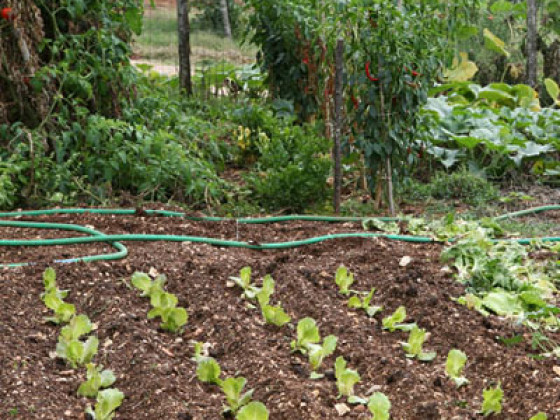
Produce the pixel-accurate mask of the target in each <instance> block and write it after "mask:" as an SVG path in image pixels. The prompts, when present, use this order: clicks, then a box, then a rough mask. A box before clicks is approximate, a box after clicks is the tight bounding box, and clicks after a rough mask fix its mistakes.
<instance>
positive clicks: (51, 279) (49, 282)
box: [41, 267, 68, 301]
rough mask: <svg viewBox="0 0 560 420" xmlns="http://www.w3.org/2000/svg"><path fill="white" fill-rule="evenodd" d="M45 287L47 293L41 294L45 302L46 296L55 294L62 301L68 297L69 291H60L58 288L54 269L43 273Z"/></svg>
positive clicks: (48, 269)
mask: <svg viewBox="0 0 560 420" xmlns="http://www.w3.org/2000/svg"><path fill="white" fill-rule="evenodd" d="M43 285H44V287H45V291H44V292H43V293H42V294H41V299H42V300H43V301H44V300H45V296H46V295H48V294H51V293H54V294H55V295H56V296H58V297H59V298H60V299H64V298H65V297H66V296H68V290H59V289H58V288H57V286H56V272H55V271H54V269H53V268H51V267H49V268H47V269H46V270H45V271H44V273H43Z"/></svg>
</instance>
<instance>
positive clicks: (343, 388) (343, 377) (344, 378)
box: [334, 356, 361, 397]
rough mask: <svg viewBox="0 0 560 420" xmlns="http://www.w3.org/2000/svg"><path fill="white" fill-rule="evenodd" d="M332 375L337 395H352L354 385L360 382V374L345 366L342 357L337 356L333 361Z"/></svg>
mask: <svg viewBox="0 0 560 420" xmlns="http://www.w3.org/2000/svg"><path fill="white" fill-rule="evenodd" d="M334 375H335V377H336V386H337V388H338V394H339V397H340V396H342V397H351V396H353V395H354V385H356V384H357V383H358V382H360V379H361V378H360V375H359V374H358V372H357V371H355V370H353V369H348V368H347V367H346V360H344V357H342V356H338V357H337V358H336V361H335V362H334Z"/></svg>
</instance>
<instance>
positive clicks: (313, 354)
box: [307, 335, 338, 378]
mask: <svg viewBox="0 0 560 420" xmlns="http://www.w3.org/2000/svg"><path fill="white" fill-rule="evenodd" d="M337 342H338V338H337V337H335V336H334V335H329V336H327V337H325V339H324V340H323V344H322V345H319V344H313V343H309V344H308V345H307V351H308V352H309V363H310V364H311V369H312V370H313V372H315V371H316V370H317V369H319V367H321V364H322V363H323V360H324V359H325V357H328V356H330V355H331V354H333V353H334V351H335V350H336V344H337ZM313 376H314V377H315V378H317V377H318V376H317V374H314V375H313Z"/></svg>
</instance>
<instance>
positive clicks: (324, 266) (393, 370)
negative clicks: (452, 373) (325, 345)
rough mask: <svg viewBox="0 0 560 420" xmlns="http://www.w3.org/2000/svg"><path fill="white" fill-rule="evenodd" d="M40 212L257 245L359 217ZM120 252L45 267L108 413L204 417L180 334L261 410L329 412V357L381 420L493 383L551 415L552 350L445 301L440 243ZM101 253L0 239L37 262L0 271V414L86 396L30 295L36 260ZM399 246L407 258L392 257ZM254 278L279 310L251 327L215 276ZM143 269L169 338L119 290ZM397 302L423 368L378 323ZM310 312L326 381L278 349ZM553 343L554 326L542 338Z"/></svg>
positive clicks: (37, 288) (12, 258)
mask: <svg viewBox="0 0 560 420" xmlns="http://www.w3.org/2000/svg"><path fill="white" fill-rule="evenodd" d="M34 220H39V221H51V222H61V223H77V224H81V225H90V226H93V227H95V228H96V229H98V230H100V231H102V232H105V233H160V234H164V233H165V234H183V235H197V236H208V237H216V238H228V239H239V240H254V241H259V242H274V241H282V240H294V239H302V238H306V237H311V236H316V235H321V234H325V233H335V232H343V231H359V230H360V226H359V224H352V223H347V224H328V223H303V222H292V223H277V224H272V225H237V224H236V223H235V222H224V223H195V222H189V221H186V220H182V219H177V218H160V217H139V216H126V217H123V216H114V217H113V216H94V215H84V216H49V217H39V218H34ZM20 235H23V237H26V238H35V237H37V236H41V237H56V236H70V235H71V234H69V233H68V232H56V231H49V232H37V231H34V230H19V231H16V230H14V229H8V228H0V238H14V237H22V236H20ZM126 246H127V247H128V249H129V253H130V254H129V256H128V257H127V258H126V259H123V260H120V261H112V262H96V263H90V264H84V263H79V264H57V265H55V268H56V271H57V275H58V283H59V287H60V288H64V289H70V293H69V296H68V298H67V301H69V302H71V303H74V304H75V305H76V307H77V310H78V312H79V313H85V314H87V315H88V316H89V317H91V319H92V321H93V322H94V323H95V324H96V325H97V329H96V331H95V332H96V334H97V336H98V337H99V340H100V351H99V354H98V355H97V357H96V362H97V363H99V364H102V365H103V366H104V367H106V368H110V369H112V370H113V371H114V372H115V374H116V376H117V378H118V379H117V383H116V385H115V386H117V387H118V388H119V389H121V390H122V391H123V392H124V393H125V395H126V399H125V401H124V403H123V405H122V407H121V408H120V409H119V410H118V414H117V417H116V418H117V419H154V420H156V419H166V420H170V419H197V420H198V419H219V418H221V411H222V405H223V404H224V402H225V401H224V398H223V396H222V394H221V392H220V391H219V389H218V388H217V387H216V386H212V385H206V384H202V383H200V382H199V381H198V380H197V378H196V375H195V363H194V362H193V361H192V360H191V357H192V344H191V340H198V341H204V342H208V343H211V345H212V347H211V350H210V354H211V355H212V356H213V357H215V358H216V360H217V361H218V362H219V363H220V365H221V367H222V371H223V375H224V376H223V377H225V376H234V375H235V376H244V377H246V378H247V381H248V386H249V387H250V388H254V389H255V393H254V398H255V399H256V400H259V401H262V402H263V403H264V404H265V405H266V406H267V407H268V408H269V410H270V412H271V419H290V420H296V419H335V418H338V417H339V416H338V414H337V411H336V410H335V408H334V406H335V404H337V403H340V402H343V400H337V399H336V396H337V390H336V386H335V382H334V381H333V380H332V372H330V371H331V370H332V366H333V361H334V358H335V357H336V356H339V355H343V356H344V357H345V359H346V360H347V361H348V365H349V367H351V368H353V369H357V370H358V372H359V373H360V375H361V377H362V380H361V382H360V383H359V384H358V385H357V386H356V391H357V393H358V394H359V395H364V396H367V395H369V394H370V393H372V392H375V391H381V392H384V393H385V394H387V395H388V396H389V398H390V399H391V401H392V405H393V409H392V412H391V413H392V417H393V418H394V419H418V420H426V419H457V420H459V419H471V418H480V417H481V416H480V415H478V414H477V411H478V410H479V409H480V406H481V401H482V390H483V389H484V388H485V387H489V386H493V385H494V384H496V383H498V382H501V385H502V388H503V389H504V411H503V413H502V414H500V415H496V416H494V417H492V418H494V419H528V418H529V417H531V416H532V415H534V414H536V413H537V412H538V411H544V412H546V413H547V414H548V416H549V418H550V419H558V418H560V387H559V377H558V375H557V374H556V373H555V372H554V370H553V368H554V367H555V366H557V365H558V361H557V360H554V359H547V360H534V359H532V358H531V357H529V356H528V354H529V353H532V352H533V351H532V349H531V346H530V335H529V334H528V332H527V331H526V330H524V329H522V328H520V327H517V326H513V325H510V324H509V323H508V322H507V321H504V320H501V319H499V318H497V317H494V316H491V317H488V318H483V317H482V316H481V315H479V314H478V313H476V312H472V311H469V310H467V309H466V308H464V307H462V306H460V305H458V304H456V303H455V302H453V301H452V299H451V298H452V297H457V296H460V295H461V294H462V293H463V288H462V286H461V285H459V284H457V283H456V282H455V281H454V280H453V279H452V276H451V275H450V274H447V273H446V272H445V271H442V269H441V265H440V263H439V262H438V260H439V253H440V251H441V246H440V245H435V244H434V245H422V244H410V243H401V242H390V241H385V240H378V239H374V240H365V239H345V240H337V241H329V242H323V243H320V244H316V245H312V246H306V247H302V248H296V249H289V250H282V251H267V252H259V251H252V250H245V249H232V248H219V247H214V246H210V245H203V244H193V243H183V244H181V243H167V242H151V243H127V244H126ZM108 251H109V252H110V248H109V247H108V246H107V245H104V244H95V245H93V244H90V245H80V246H72V247H65V248H25V249H16V248H6V247H4V248H0V261H1V262H2V263H7V262H19V261H36V262H39V264H37V265H33V266H29V267H23V268H17V269H9V270H8V269H6V270H0V284H1V285H2V294H1V297H0V337H2V340H1V341H0V390H1V393H0V395H1V397H0V418H2V419H4V418H6V419H8V418H18V419H62V418H65V419H75V418H82V414H81V413H82V412H83V409H84V407H85V406H86V404H87V403H88V400H87V399H84V398H79V397H77V396H76V390H77V388H78V386H79V384H80V381H81V380H83V379H84V375H85V369H83V368H82V369H77V370H72V369H71V368H69V367H68V366H65V365H64V363H62V362H61V361H60V360H57V359H56V358H53V357H51V353H52V352H53V351H54V349H55V346H56V340H57V336H58V333H59V330H60V327H57V326H54V325H50V324H46V323H44V322H43V317H45V316H47V315H48V311H47V310H46V309H45V307H44V306H43V304H42V302H41V300H40V299H39V295H40V293H41V291H42V287H43V286H42V279H41V274H42V272H43V270H44V269H45V267H46V266H47V265H46V264H45V261H50V260H53V259H56V258H65V257H69V256H81V255H87V254H93V253H99V252H108ZM403 256H410V257H412V262H411V263H410V264H409V265H407V266H405V267H401V266H400V265H399V261H400V260H401V258H402V257H403ZM341 264H344V265H346V266H347V267H348V268H349V269H350V270H351V271H352V272H353V273H354V274H355V278H356V283H355V284H354V285H353V288H354V289H359V290H364V291H366V290H369V289H370V288H371V287H376V288H377V292H376V294H375V296H374V304H379V305H383V306H384V308H385V309H384V310H383V311H382V313H381V314H379V315H377V316H376V317H374V318H371V319H370V318H368V317H367V316H366V315H365V313H364V312H363V311H362V312H356V311H354V310H350V309H348V308H347V306H346V300H345V298H344V297H342V296H341V295H339V294H338V293H337V287H336V285H335V284H334V280H333V276H334V272H335V271H336V268H337V267H338V266H339V265H341ZM246 265H250V266H251V267H252V268H253V273H254V275H253V276H254V278H255V279H257V282H259V281H260V279H261V278H262V276H264V275H265V274H271V275H272V276H273V277H274V279H275V280H276V292H275V294H274V295H273V298H272V299H273V302H278V301H281V302H282V304H283V306H284V308H285V310H286V311H287V312H288V313H289V314H290V315H291V316H292V319H293V321H292V323H291V324H290V325H288V326H285V327H283V328H276V327H272V326H268V325H265V324H264V322H263V319H262V317H261V315H260V312H259V311H258V310H256V309H252V308H250V307H248V305H247V301H246V300H243V299H242V298H241V297H240V295H241V293H240V291H239V290H238V289H237V288H228V287H226V281H227V279H228V277H229V276H231V275H236V274H237V273H238V272H239V269H240V268H242V267H243V266H246ZM152 268H153V269H155V270H157V271H158V272H159V273H163V274H166V275H167V277H168V285H167V289H168V290H169V291H170V292H172V293H175V294H176V295H177V296H178V297H179V304H180V305H181V306H184V307H186V308H187V310H188V312H189V316H190V318H189V322H188V324H187V326H186V329H185V331H184V332H183V333H181V334H178V335H173V334H170V333H166V332H163V331H160V330H159V329H158V325H159V324H158V322H157V321H148V320H147V318H146V313H147V311H148V310H149V302H148V301H147V300H146V299H144V298H140V297H139V296H138V293H137V291H135V290H133V289H131V287H130V284H129V280H130V276H131V275H132V273H133V272H134V271H136V270H140V271H146V272H147V271H148V270H150V269H152ZM400 305H404V306H406V309H407V313H408V319H407V320H408V321H410V322H412V321H415V322H417V323H418V324H419V325H420V327H422V328H426V329H427V330H428V331H429V332H430V337H429V339H428V340H427V342H426V344H425V349H426V350H427V351H437V353H438V356H437V358H436V359H435V360H434V361H433V362H432V363H421V362H418V361H416V360H409V359H407V358H406V357H405V355H404V351H403V350H402V349H401V346H400V344H399V342H400V341H406V334H405V333H402V332H395V333H389V332H385V331H382V329H381V318H382V317H384V316H387V315H389V314H390V313H392V312H393V311H394V310H395V309H396V308H397V307H398V306H400ZM306 316H310V317H313V318H315V319H316V320H317V321H318V324H319V327H320V331H321V335H322V336H326V335H328V334H335V335H336V336H337V337H338V338H339V342H338V348H337V350H336V352H335V355H334V356H332V357H329V358H328V359H327V360H325V362H324V363H323V367H322V370H323V371H326V373H327V375H326V377H325V378H323V379H320V380H311V379H309V363H308V361H307V360H306V359H305V358H304V357H302V356H301V355H299V354H291V353H290V341H291V340H292V339H293V338H294V336H295V325H296V323H297V320H298V319H301V318H303V317H306ZM516 334H522V335H523V336H524V338H525V341H524V343H521V344H519V345H517V346H513V347H509V348H508V347H506V346H504V345H503V344H501V342H500V341H499V340H498V337H499V336H503V337H512V336H514V335H516ZM553 338H555V339H556V340H558V338H559V337H558V335H556V337H554V336H553ZM452 348H458V349H461V350H463V351H464V352H465V353H466V354H467V355H468V358H469V359H468V362H467V366H466V368H465V371H464V374H465V375H466V376H467V378H468V379H469V380H470V384H469V385H468V386H466V387H463V388H461V389H459V390H457V389H456V388H455V386H454V385H453V384H452V383H451V382H450V380H448V379H447V378H446V375H445V371H444V369H445V358H446V356H447V352H448V351H449V350H450V349H452ZM350 408H351V411H350V412H349V413H348V414H346V416H345V417H346V418H354V419H366V418H370V416H368V415H367V414H366V412H365V410H364V409H363V407H350Z"/></svg>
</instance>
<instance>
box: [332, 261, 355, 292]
mask: <svg viewBox="0 0 560 420" xmlns="http://www.w3.org/2000/svg"><path fill="white" fill-rule="evenodd" d="M334 282H335V283H336V285H337V286H338V292H339V293H340V294H342V295H348V294H349V293H350V286H351V285H352V284H353V283H354V274H352V273H350V272H349V271H348V269H347V268H346V267H344V266H343V265H341V266H340V267H338V269H337V270H336V274H335V277H334Z"/></svg>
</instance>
